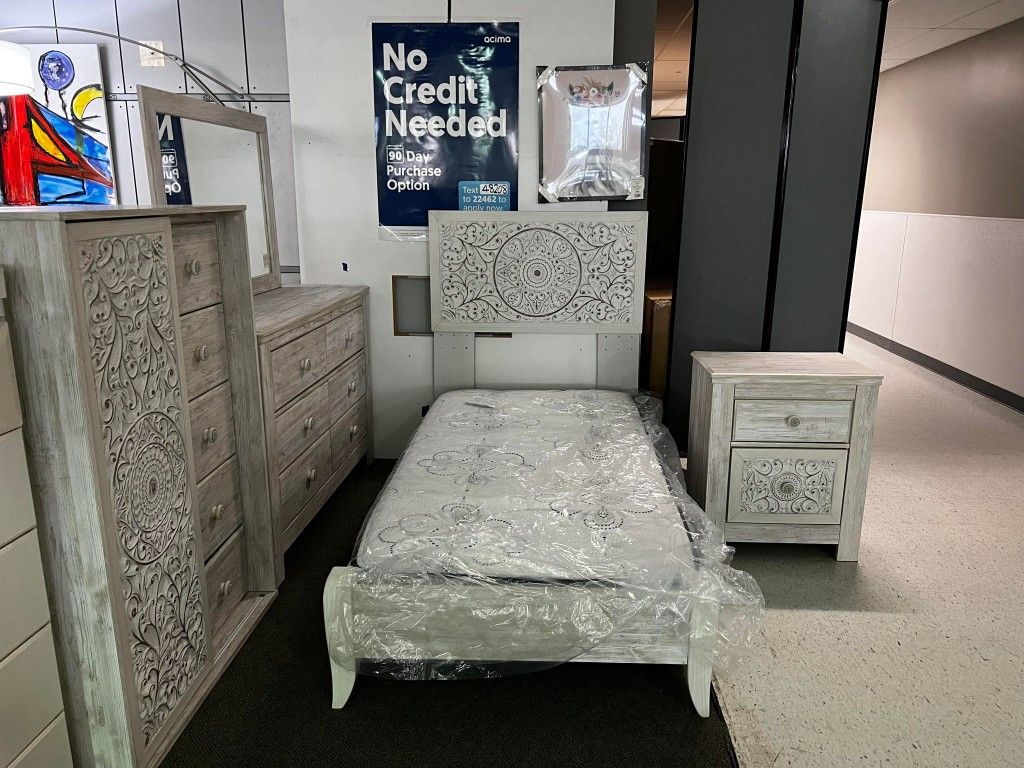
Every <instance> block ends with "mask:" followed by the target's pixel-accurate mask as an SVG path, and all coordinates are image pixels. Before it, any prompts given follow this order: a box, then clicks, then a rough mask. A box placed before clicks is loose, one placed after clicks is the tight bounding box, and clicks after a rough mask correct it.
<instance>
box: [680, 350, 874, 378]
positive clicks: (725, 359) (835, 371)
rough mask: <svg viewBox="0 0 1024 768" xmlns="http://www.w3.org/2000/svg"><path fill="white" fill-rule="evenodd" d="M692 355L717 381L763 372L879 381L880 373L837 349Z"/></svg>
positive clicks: (695, 353)
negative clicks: (828, 350)
mask: <svg viewBox="0 0 1024 768" xmlns="http://www.w3.org/2000/svg"><path fill="white" fill-rule="evenodd" d="M693 359H694V361H695V362H696V363H697V364H698V365H700V366H701V367H702V368H704V369H705V370H706V371H707V372H708V373H709V374H711V376H712V378H714V379H715V380H716V381H717V380H720V379H721V380H726V381H727V380H736V381H740V380H745V379H750V378H752V377H757V378H764V377H766V376H771V377H775V376H778V377H780V378H788V379H793V378H796V379H816V378H822V379H827V378H843V379H845V380H847V381H849V383H851V384H880V383H881V381H882V377H881V376H880V375H879V374H877V373H875V372H874V371H872V370H871V369H870V368H866V367H864V366H863V365H861V364H860V363H858V362H856V361H854V360H851V359H850V358H848V357H846V356H845V355H842V354H840V353H839V352H694V353H693Z"/></svg>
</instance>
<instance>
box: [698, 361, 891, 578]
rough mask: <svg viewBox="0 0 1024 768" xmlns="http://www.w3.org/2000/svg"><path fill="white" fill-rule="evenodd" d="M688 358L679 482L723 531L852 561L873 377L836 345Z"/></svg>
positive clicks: (877, 379) (876, 381)
mask: <svg viewBox="0 0 1024 768" xmlns="http://www.w3.org/2000/svg"><path fill="white" fill-rule="evenodd" d="M693 360H694V366H693V387H692V395H691V402H690V425H689V426H690V432H689V450H688V452H687V471H686V482H687V489H688V490H689V492H690V495H691V496H693V498H694V499H695V500H696V501H697V503H698V504H700V505H701V506H702V507H704V510H705V511H706V512H707V513H708V515H709V516H710V517H711V519H712V520H713V521H714V522H715V523H716V524H717V525H718V526H719V527H721V528H723V529H724V531H725V538H726V540H727V541H730V542H754V541H761V542H780V543H815V544H834V545H836V558H837V559H838V560H857V557H858V552H859V549H860V532H861V521H862V518H863V514H864V498H865V492H866V488H867V479H868V463H869V461H870V457H871V436H872V432H873V430H874V418H875V404H876V402H877V400H878V388H879V386H880V384H881V382H882V377H881V376H879V375H878V374H876V373H874V372H873V371H871V370H869V369H867V368H865V367H864V366H862V365H860V364H859V363H857V362H854V361H853V360H850V359H849V358H848V357H845V356H843V355H841V354H839V353H809V352H694V353H693Z"/></svg>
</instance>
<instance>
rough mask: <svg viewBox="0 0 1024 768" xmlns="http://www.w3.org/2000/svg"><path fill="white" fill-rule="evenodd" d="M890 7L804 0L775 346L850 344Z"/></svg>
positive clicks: (769, 324)
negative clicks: (849, 316) (851, 299)
mask: <svg viewBox="0 0 1024 768" xmlns="http://www.w3.org/2000/svg"><path fill="white" fill-rule="evenodd" d="M884 12H885V4H884V3H882V2H879V0H803V15H802V22H801V25H800V30H801V31H800V46H799V50H798V55H797V59H796V64H797V76H796V78H795V79H794V90H793V113H792V118H791V120H790V133H789V158H788V162H787V167H786V186H785V202H784V206H783V213H782V218H781V222H780V224H781V238H780V240H779V251H778V262H777V267H776V279H775V293H774V300H773V301H772V306H771V311H770V313H769V315H768V317H767V318H766V337H767V339H768V344H767V348H768V349H772V350H780V351H788V352H821V351H835V350H840V349H842V344H843V337H844V328H845V325H846V309H847V306H846V305H847V290H848V286H849V282H850V277H851V275H852V266H853V262H852V257H853V252H854V250H855V245H856V237H857V227H858V224H859V222H860V208H861V198H862V196H863V177H864V168H865V163H866V160H867V145H866V141H865V139H866V137H867V136H868V134H869V128H870V119H871V113H872V111H873V110H872V106H873V100H874V94H875V88H876V85H877V74H876V73H877V72H878V55H879V52H880V47H879V45H878V43H879V33H880V30H882V28H883V24H882V15H883V14H884Z"/></svg>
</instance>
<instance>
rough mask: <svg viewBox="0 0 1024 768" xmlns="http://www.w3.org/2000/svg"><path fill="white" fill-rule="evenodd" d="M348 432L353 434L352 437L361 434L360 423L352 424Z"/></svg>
mask: <svg viewBox="0 0 1024 768" xmlns="http://www.w3.org/2000/svg"><path fill="white" fill-rule="evenodd" d="M348 433H349V434H350V435H352V437H355V436H356V435H358V434H359V425H358V424H353V425H352V429H350V430H349V431H348Z"/></svg>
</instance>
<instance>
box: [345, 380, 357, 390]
mask: <svg viewBox="0 0 1024 768" xmlns="http://www.w3.org/2000/svg"><path fill="white" fill-rule="evenodd" d="M357 386H359V385H358V384H357V383H356V382H355V380H353V381H350V382H349V383H348V391H349V392H355V391H356V387H357Z"/></svg>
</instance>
